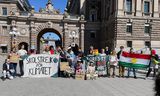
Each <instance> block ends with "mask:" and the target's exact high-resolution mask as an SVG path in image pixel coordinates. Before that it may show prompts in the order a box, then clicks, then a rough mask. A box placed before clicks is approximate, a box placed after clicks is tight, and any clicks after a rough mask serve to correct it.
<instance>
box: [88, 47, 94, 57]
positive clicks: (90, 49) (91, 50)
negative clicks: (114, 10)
mask: <svg viewBox="0 0 160 96" xmlns="http://www.w3.org/2000/svg"><path fill="white" fill-rule="evenodd" d="M89 55H94V48H93V46H90V48H89Z"/></svg>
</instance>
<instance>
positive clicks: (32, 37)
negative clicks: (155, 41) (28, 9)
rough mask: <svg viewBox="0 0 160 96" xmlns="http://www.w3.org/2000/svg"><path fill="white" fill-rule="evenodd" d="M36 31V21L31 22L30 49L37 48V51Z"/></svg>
mask: <svg viewBox="0 0 160 96" xmlns="http://www.w3.org/2000/svg"><path fill="white" fill-rule="evenodd" d="M36 38H37V37H36V29H35V22H34V21H31V22H30V49H31V48H35V49H37V48H36V47H37V46H36V41H37V40H36Z"/></svg>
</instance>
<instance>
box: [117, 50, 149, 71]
mask: <svg viewBox="0 0 160 96" xmlns="http://www.w3.org/2000/svg"><path fill="white" fill-rule="evenodd" d="M150 59H151V56H150V54H138V53H128V52H124V51H123V52H122V54H121V56H120V60H119V65H121V66H124V67H130V68H136V69H140V68H147V67H148V66H149V62H150Z"/></svg>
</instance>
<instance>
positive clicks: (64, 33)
mask: <svg viewBox="0 0 160 96" xmlns="http://www.w3.org/2000/svg"><path fill="white" fill-rule="evenodd" d="M67 33H68V23H66V22H64V27H63V38H62V43H63V45H62V46H63V47H64V48H65V49H66V48H67V47H68V46H67V40H66V39H67V37H68V36H67Z"/></svg>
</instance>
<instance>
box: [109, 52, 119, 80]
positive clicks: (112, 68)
mask: <svg viewBox="0 0 160 96" xmlns="http://www.w3.org/2000/svg"><path fill="white" fill-rule="evenodd" d="M109 64H110V68H109V70H110V72H109V74H110V76H112V77H113V78H114V77H115V75H116V74H115V70H116V66H117V64H118V58H117V55H116V51H115V50H114V51H112V53H111V55H110V57H109Z"/></svg>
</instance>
